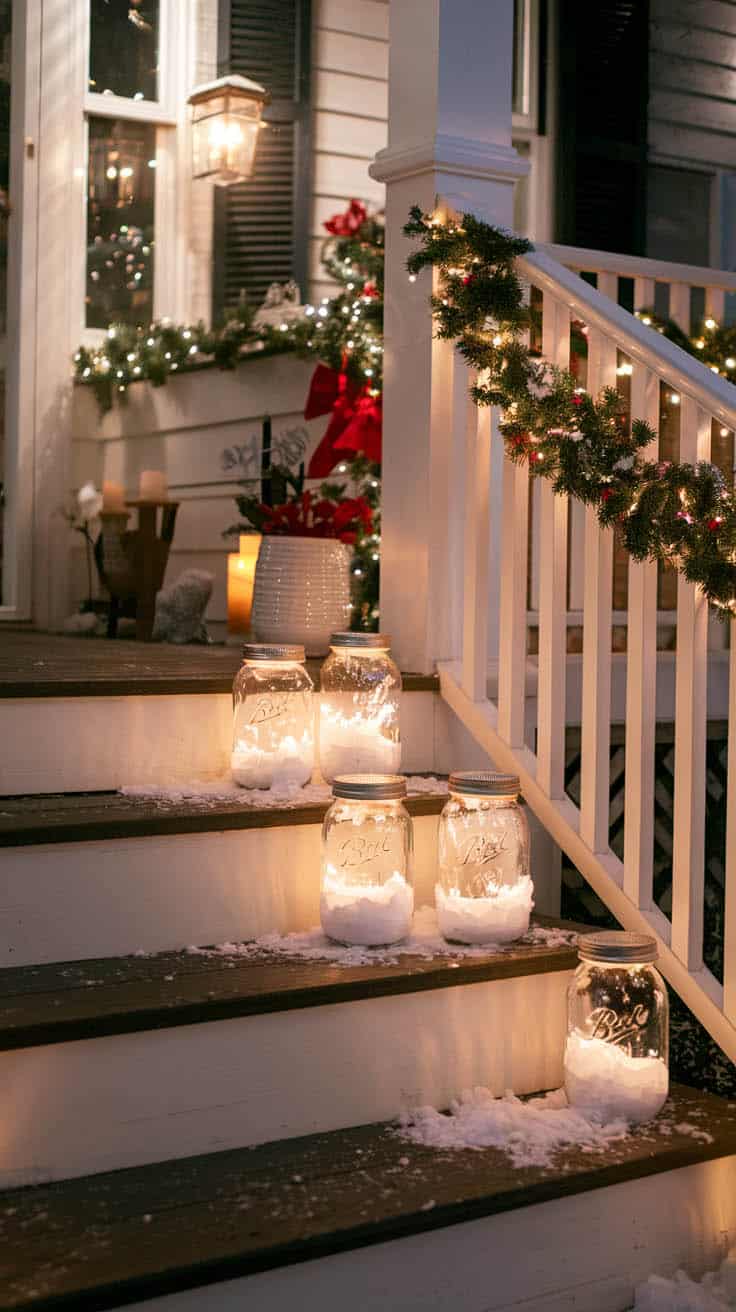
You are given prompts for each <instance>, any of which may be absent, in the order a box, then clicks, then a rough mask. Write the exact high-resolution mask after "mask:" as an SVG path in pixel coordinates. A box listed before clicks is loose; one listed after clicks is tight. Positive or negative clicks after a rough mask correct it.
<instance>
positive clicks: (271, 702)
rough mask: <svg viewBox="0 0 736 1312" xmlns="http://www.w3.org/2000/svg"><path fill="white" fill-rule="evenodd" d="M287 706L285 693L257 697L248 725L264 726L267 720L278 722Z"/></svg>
mask: <svg viewBox="0 0 736 1312" xmlns="http://www.w3.org/2000/svg"><path fill="white" fill-rule="evenodd" d="M288 706H289V694H288V693H287V692H280V693H278V692H277V693H268V694H264V696H262V697H259V698H258V700H257V702H256V704H255V706H254V707H253V711H252V713H251V717H250V719H249V721H248V723H249V724H265V723H266V721H267V720H278V719H280V718H281V716H282V715H285V714H286V711H287V710H288Z"/></svg>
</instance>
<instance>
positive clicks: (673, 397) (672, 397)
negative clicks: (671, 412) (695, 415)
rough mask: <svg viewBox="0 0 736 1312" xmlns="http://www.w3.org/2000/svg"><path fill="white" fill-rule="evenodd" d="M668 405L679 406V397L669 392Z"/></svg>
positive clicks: (676, 393)
mask: <svg viewBox="0 0 736 1312" xmlns="http://www.w3.org/2000/svg"><path fill="white" fill-rule="evenodd" d="M670 403H671V404H672V405H679V404H680V396H679V393H678V392H670Z"/></svg>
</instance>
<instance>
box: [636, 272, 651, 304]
mask: <svg viewBox="0 0 736 1312" xmlns="http://www.w3.org/2000/svg"><path fill="white" fill-rule="evenodd" d="M653 307H654V279H653V278H635V279H634V309H635V310H651V309H653Z"/></svg>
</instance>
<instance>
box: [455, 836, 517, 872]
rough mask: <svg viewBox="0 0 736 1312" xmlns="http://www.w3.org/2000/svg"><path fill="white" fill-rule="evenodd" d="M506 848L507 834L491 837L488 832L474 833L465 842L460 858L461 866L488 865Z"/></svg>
mask: <svg viewBox="0 0 736 1312" xmlns="http://www.w3.org/2000/svg"><path fill="white" fill-rule="evenodd" d="M506 850H507V848H506V835H505V834H502V835H501V837H500V838H491V837H490V835H488V834H474V835H473V837H472V838H469V839H468V841H467V843H466V844H465V850H464V851H463V852H462V856H461V859H460V864H461V866H487V865H489V864H490V863H491V862H492V861H496V860H497V859H498V857H499V856H501V855H502V854H503V853H504V852H505V851H506Z"/></svg>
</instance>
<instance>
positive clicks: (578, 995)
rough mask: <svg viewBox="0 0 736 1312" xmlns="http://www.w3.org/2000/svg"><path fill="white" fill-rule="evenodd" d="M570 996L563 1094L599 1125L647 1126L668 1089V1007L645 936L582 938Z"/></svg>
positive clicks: (606, 934)
mask: <svg viewBox="0 0 736 1312" xmlns="http://www.w3.org/2000/svg"><path fill="white" fill-rule="evenodd" d="M578 952H579V955H580V965H579V966H578V968H577V970H576V971H575V975H574V977H573V980H572V983H571V984H570V988H569V990H568V995H567V1042H566V1044H565V1091H566V1093H567V1098H568V1101H569V1103H570V1104H571V1106H573V1107H577V1108H579V1109H580V1111H582V1112H585V1114H586V1115H588V1116H594V1117H595V1118H596V1119H598V1120H601V1121H604V1122H605V1121H614V1120H619V1119H620V1120H626V1121H631V1122H634V1123H637V1122H640V1121H649V1120H651V1119H652V1117H653V1116H656V1115H657V1112H658V1111H660V1110H661V1108H662V1106H663V1104H664V1102H665V1099H666V1097H667V1092H668V1088H669V1075H668V1067H667V1057H668V1042H669V1003H668V999H667V990H666V988H665V985H664V981H663V979H662V977H661V975H660V974H659V972H658V971H657V970H655V968H654V966H653V965H652V962H654V961H656V959H657V944H656V941H655V940H654V939H653V938H650V937H649V935H648V934H630V933H626V932H624V931H623V930H622V931H610V932H604V933H599V934H584V935H582V936H581V938H580V939H579V942H578Z"/></svg>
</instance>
